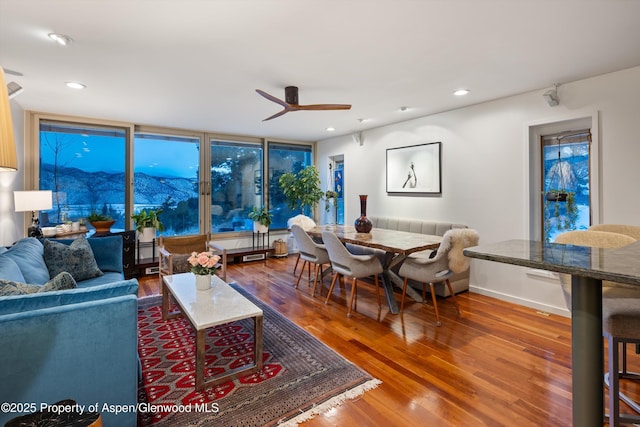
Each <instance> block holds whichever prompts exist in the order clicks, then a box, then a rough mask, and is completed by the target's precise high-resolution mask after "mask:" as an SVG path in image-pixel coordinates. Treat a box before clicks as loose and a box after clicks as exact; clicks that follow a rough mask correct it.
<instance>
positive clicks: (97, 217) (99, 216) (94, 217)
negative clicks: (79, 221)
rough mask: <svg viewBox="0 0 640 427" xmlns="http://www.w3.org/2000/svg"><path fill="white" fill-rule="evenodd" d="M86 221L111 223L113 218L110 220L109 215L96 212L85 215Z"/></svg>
mask: <svg viewBox="0 0 640 427" xmlns="http://www.w3.org/2000/svg"><path fill="white" fill-rule="evenodd" d="M87 221H89V222H96V221H113V218H111V217H110V216H109V215H105V214H101V213H98V212H96V211H93V212H91V213H90V214H89V215H87Z"/></svg>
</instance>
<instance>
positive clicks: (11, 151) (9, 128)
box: [0, 67, 18, 171]
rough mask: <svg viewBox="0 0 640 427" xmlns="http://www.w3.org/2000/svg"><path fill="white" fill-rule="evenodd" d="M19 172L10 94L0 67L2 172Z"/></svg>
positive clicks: (0, 150)
mask: <svg viewBox="0 0 640 427" xmlns="http://www.w3.org/2000/svg"><path fill="white" fill-rule="evenodd" d="M16 170H18V157H17V156H16V142H15V140H14V137H13V121H11V107H10V106H9V92H8V90H7V84H6V82H5V79H4V70H3V69H2V67H0V171H16Z"/></svg>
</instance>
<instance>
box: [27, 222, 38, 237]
mask: <svg viewBox="0 0 640 427" xmlns="http://www.w3.org/2000/svg"><path fill="white" fill-rule="evenodd" d="M27 236H28V237H42V229H41V228H40V226H39V225H32V226H31V227H29V228H27Z"/></svg>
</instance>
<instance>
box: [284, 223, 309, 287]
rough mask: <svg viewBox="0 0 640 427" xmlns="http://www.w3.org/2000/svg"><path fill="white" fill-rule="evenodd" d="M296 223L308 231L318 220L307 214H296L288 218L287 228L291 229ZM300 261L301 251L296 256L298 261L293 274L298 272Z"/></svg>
mask: <svg viewBox="0 0 640 427" xmlns="http://www.w3.org/2000/svg"><path fill="white" fill-rule="evenodd" d="M294 224H297V225H299V226H300V227H302V229H303V230H304V231H307V230H309V229H311V228H313V227H315V226H316V222H315V221H314V220H313V219H311V218H309V217H308V216H306V215H302V214H300V215H296V216H294V217H291V218H289V219H288V220H287V228H288V229H289V230H291V226H292V225H294ZM299 263H300V252H298V256H297V258H296V263H295V265H294V266H293V275H294V276H295V274H296V270H297V269H298V264H299ZM303 265H304V263H303Z"/></svg>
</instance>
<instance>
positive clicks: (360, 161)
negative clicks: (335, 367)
mask: <svg viewBox="0 0 640 427" xmlns="http://www.w3.org/2000/svg"><path fill="white" fill-rule="evenodd" d="M543 92H544V90H540V91H535V92H531V93H526V94H521V95H517V96H513V97H509V98H504V99H500V100H496V101H492V102H487V103H483V104H478V105H475V106H471V107H467V108H462V109H458V110H454V111H449V112H445V113H441V114H435V115H432V116H426V117H422V118H418V119H414V120H410V121H406V122H403V123H398V124H394V125H389V126H384V127H381V128H377V129H373V130H369V131H364V132H363V134H362V138H363V140H364V144H363V145H362V146H360V145H358V144H357V143H355V142H354V141H353V140H352V138H351V135H346V136H342V137H336V138H331V139H328V140H324V141H320V142H319V143H318V167H319V170H320V171H321V173H323V175H324V176H323V180H324V182H326V173H327V170H328V166H327V161H328V158H329V157H331V156H336V155H341V154H342V155H344V161H345V175H344V177H345V184H344V190H345V204H346V210H345V222H347V223H350V222H352V221H353V220H354V219H355V218H356V217H358V215H359V203H358V195H359V194H368V195H369V198H368V208H367V214H368V215H375V216H396V217H403V218H423V219H429V220H441V221H452V222H460V223H465V224H468V225H469V226H470V227H472V228H475V229H477V230H478V231H479V233H480V236H481V243H491V242H496V241H501V240H506V239H528V238H529V237H530V236H529V201H528V200H529V199H528V195H529V178H528V173H529V172H528V170H529V159H528V156H529V154H528V150H529V136H528V132H529V126H531V124H532V123H537V124H539V123H545V122H555V121H561V120H568V119H573V118H579V117H588V116H592V115H595V117H598V114H599V119H600V120H599V123H598V125H599V126H598V131H599V134H598V137H599V144H600V153H598V154H599V156H600V157H599V158H600V165H599V166H600V167H599V172H600V178H601V179H600V181H601V182H600V183H599V187H600V206H598V207H597V209H599V216H600V222H608V223H626V224H635V225H640V197H636V195H635V191H634V187H635V185H636V183H638V182H640V167H639V166H638V160H639V159H640V134H639V132H638V118H639V117H640V67H636V68H631V69H628V70H623V71H619V72H616V73H611V74H607V75H603V76H599V77H595V78H591V79H586V80H581V81H578V82H572V83H566V84H562V85H561V86H560V87H559V88H558V93H559V97H560V105H559V106H557V107H553V108H552V107H549V106H548V104H547V103H546V101H545V100H544V98H543V97H542V93H543ZM436 141H441V142H442V169H443V170H442V196H441V197H425V196H413V197H409V196H388V195H387V194H386V192H385V155H386V151H385V150H386V149H387V148H392V147H402V146H407V145H414V144H420V143H426V142H436ZM528 273H529V271H528V270H527V269H525V268H520V267H514V266H509V265H503V264H498V263H493V262H489V261H480V260H474V261H473V264H472V274H471V287H472V291H475V292H480V293H484V294H488V295H492V296H496V297H498V298H502V299H506V300H510V301H513V302H517V303H520V304H523V305H526V306H530V307H534V308H537V309H540V310H545V311H549V312H552V313H558V314H564V315H567V314H568V312H567V310H566V307H565V304H564V299H563V297H562V293H561V290H560V287H559V284H558V283H557V280H555V279H550V278H544V277H539V276H534V275H531V274H528Z"/></svg>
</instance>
